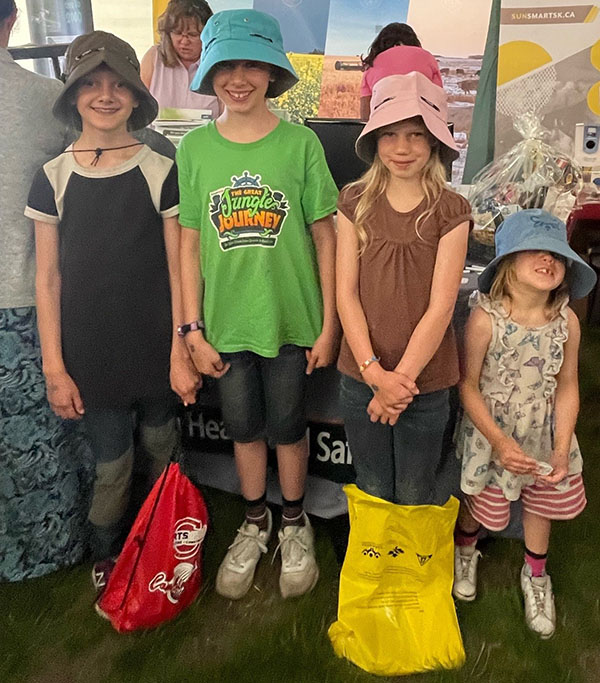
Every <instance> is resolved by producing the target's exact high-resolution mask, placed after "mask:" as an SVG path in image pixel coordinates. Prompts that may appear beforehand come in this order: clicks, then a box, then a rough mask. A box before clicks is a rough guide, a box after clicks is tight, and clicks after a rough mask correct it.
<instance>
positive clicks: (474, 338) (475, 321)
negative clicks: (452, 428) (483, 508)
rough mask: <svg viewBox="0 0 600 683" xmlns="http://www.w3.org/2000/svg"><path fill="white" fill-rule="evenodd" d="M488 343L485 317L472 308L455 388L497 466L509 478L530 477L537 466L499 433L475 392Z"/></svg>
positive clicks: (478, 310)
mask: <svg viewBox="0 0 600 683" xmlns="http://www.w3.org/2000/svg"><path fill="white" fill-rule="evenodd" d="M491 339H492V326H491V321H490V318H489V315H488V314H487V313H486V312H485V311H483V310H482V309H480V308H476V309H475V310H473V311H472V312H471V315H470V316H469V320H468V321H467V327H466V330H465V368H464V374H463V377H462V378H461V381H460V384H459V389H460V399H461V402H462V404H463V407H464V409H465V411H466V412H467V414H468V415H469V417H470V418H471V420H472V422H473V424H474V425H475V426H476V427H477V429H478V430H479V431H480V432H481V433H482V434H483V436H485V438H486V439H487V440H488V441H489V443H490V445H491V447H492V449H493V450H494V451H495V452H496V453H497V455H498V457H499V459H500V464H501V465H502V466H503V467H504V468H506V469H507V470H508V471H509V472H512V473H513V474H528V473H533V472H535V469H536V467H537V462H536V461H535V460H534V459H533V458H530V457H528V456H526V455H525V453H524V452H523V451H522V450H521V448H520V446H519V445H518V444H517V442H516V441H515V440H514V439H512V438H511V437H509V436H507V435H506V434H505V433H504V432H503V431H502V430H501V429H500V427H499V426H498V425H497V424H496V422H495V421H494V418H493V417H492V415H491V414H490V411H489V410H488V407H487V405H486V403H485V401H484V400H483V396H482V395H481V391H480V390H479V377H480V375H481V369H482V366H483V360H484V358H485V354H486V352H487V349H488V346H489V344H490V341H491Z"/></svg>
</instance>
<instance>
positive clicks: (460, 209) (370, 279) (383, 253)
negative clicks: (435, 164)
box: [338, 188, 472, 393]
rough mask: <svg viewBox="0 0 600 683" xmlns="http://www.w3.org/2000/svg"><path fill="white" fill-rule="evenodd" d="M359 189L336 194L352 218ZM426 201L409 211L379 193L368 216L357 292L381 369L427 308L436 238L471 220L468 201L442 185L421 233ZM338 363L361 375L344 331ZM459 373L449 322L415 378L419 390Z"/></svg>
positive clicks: (398, 353)
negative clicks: (403, 211)
mask: <svg viewBox="0 0 600 683" xmlns="http://www.w3.org/2000/svg"><path fill="white" fill-rule="evenodd" d="M357 194H358V192H357V190H356V189H353V188H350V189H344V190H342V192H341V194H340V197H339V200H338V209H339V211H341V213H343V214H344V216H346V218H348V219H349V220H351V221H352V220H353V219H354V211H355V208H356V205H357V203H358V197H357ZM425 202H426V200H423V202H421V204H419V205H418V206H417V207H415V208H414V209H413V210H412V211H409V212H407V213H400V212H399V211H396V210H395V209H393V208H392V206H391V205H390V203H389V201H388V200H387V198H386V196H385V194H384V195H382V196H381V197H380V198H379V199H378V200H377V202H376V206H375V210H374V213H373V217H372V219H371V220H370V221H369V230H368V234H369V241H368V244H367V246H366V248H365V250H364V252H363V254H362V256H361V258H360V261H359V283H358V286H359V297H360V301H361V304H362V308H363V310H364V313H365V317H366V319H367V325H368V328H369V333H370V337H371V343H372V345H373V351H374V352H375V355H376V356H379V357H380V358H381V366H382V367H383V368H384V369H385V370H393V369H394V368H395V367H396V366H397V365H398V363H399V362H400V359H401V358H402V355H403V353H404V351H405V349H406V347H407V345H408V342H409V340H410V337H411V335H412V333H413V330H414V329H415V327H416V326H417V324H418V322H419V320H420V319H421V318H422V317H423V314H424V313H425V311H426V310H427V307H428V305H429V294H430V291H431V282H432V279H433V270H434V266H435V259H436V256H437V249H438V243H439V241H440V239H441V238H442V237H443V236H444V235H446V234H447V233H448V232H450V231H451V230H453V229H454V228H456V227H457V226H459V225H460V224H461V223H464V222H465V221H468V222H469V223H470V224H471V225H472V216H471V207H470V205H469V202H468V201H467V200H466V199H464V197H461V196H460V195H459V194H456V193H455V192H452V191H451V190H447V189H445V190H444V191H443V194H442V197H441V198H440V201H439V202H438V204H437V206H436V207H435V210H434V212H433V214H432V215H431V216H430V217H429V218H427V219H426V220H424V221H421V222H420V223H419V233H420V235H421V237H419V236H418V235H417V232H416V230H415V223H416V220H417V218H418V217H419V215H420V214H421V213H423V212H424V211H425V209H426V203H425ZM364 360H366V359H361V360H360V361H359V362H361V363H362V362H363V361H364ZM338 369H339V370H340V372H343V373H344V374H346V375H349V376H350V377H353V378H354V379H356V380H359V381H362V376H361V374H360V371H359V369H358V363H357V361H356V360H355V359H354V356H353V355H352V351H351V350H350V347H349V346H348V342H347V341H346V338H345V337H344V339H343V340H342V347H341V349H340V356H339V360H338ZM458 379H459V374H458V354H457V350H456V339H455V336H454V330H453V329H452V325H450V326H449V327H448V329H447V330H446V333H445V334H444V338H443V339H442V342H441V344H440V346H439V348H438V350H437V351H436V352H435V354H434V356H433V358H432V359H431V360H430V361H429V363H428V364H427V365H426V366H425V367H424V368H423V371H422V372H421V374H420V375H419V377H417V380H416V383H417V386H418V387H419V390H420V391H421V393H428V392H431V391H437V390H440V389H445V388H447V387H451V386H453V385H454V384H456V383H457V382H458Z"/></svg>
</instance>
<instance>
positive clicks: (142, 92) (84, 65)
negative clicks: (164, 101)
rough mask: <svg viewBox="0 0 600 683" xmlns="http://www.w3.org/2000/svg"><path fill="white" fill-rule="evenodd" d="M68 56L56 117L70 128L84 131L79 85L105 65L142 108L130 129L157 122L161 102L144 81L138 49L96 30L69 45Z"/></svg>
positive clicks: (134, 113)
mask: <svg viewBox="0 0 600 683" xmlns="http://www.w3.org/2000/svg"><path fill="white" fill-rule="evenodd" d="M65 57H66V70H65V76H66V81H65V86H64V88H63V91H62V92H61V94H60V95H59V96H58V99H57V100H56V102H55V103H54V108H53V109H52V112H53V114H54V116H55V117H56V118H57V119H58V120H59V121H62V122H63V123H65V124H66V125H70V126H72V125H75V127H76V128H79V129H81V118H80V116H79V114H78V113H77V109H76V107H75V104H74V102H73V96H74V93H75V91H76V88H75V86H76V85H77V82H78V81H79V79H81V78H83V77H84V76H87V74H89V73H91V72H92V71H93V70H94V69H96V68H97V67H99V66H100V65H101V64H106V66H108V67H109V68H110V69H112V70H113V71H114V72H115V73H116V74H118V75H119V76H120V77H121V78H122V79H123V81H125V83H126V84H127V85H128V86H129V87H130V88H131V90H132V92H133V93H134V94H135V96H136V99H137V101H138V106H137V107H136V108H135V109H134V110H133V112H132V113H131V116H130V117H129V128H130V129H131V130H139V129H140V128H145V127H146V126H147V125H148V124H149V123H151V122H152V121H154V119H155V118H156V115H157V114H158V102H157V101H156V100H155V99H154V97H152V95H151V94H150V92H149V91H148V88H146V86H145V85H144V84H143V83H142V80H141V78H140V63H139V62H138V59H137V57H136V55H135V51H134V49H133V48H132V47H131V45H129V43H126V42H125V41H124V40H121V39H120V38H117V36H115V35H113V34H112V33H106V32H105V31H92V32H91V33H85V34H84V35H82V36H78V37H77V38H75V40H74V41H73V42H72V43H71V44H70V45H69V47H68V49H67V53H66V55H65Z"/></svg>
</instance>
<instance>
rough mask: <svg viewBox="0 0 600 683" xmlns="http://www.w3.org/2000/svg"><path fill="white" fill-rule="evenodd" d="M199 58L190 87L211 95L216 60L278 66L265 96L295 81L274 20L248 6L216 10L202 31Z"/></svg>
mask: <svg viewBox="0 0 600 683" xmlns="http://www.w3.org/2000/svg"><path fill="white" fill-rule="evenodd" d="M201 38H202V57H201V59H200V66H199V67H198V71H197V72H196V75H195V76H194V80H193V81H192V84H191V86H190V89H191V90H193V91H194V92H198V93H200V94H202V95H214V94H215V91H214V90H213V84H212V74H211V71H212V70H213V68H214V67H215V66H217V64H219V63H220V62H227V61H229V60H234V59H247V60H252V61H255V62H264V63H265V64H271V65H273V66H276V67H278V69H277V73H276V74H275V79H274V81H273V82H271V83H270V84H269V88H268V90H267V97H279V95H281V94H282V93H284V92H285V91H286V90H288V89H289V88H291V87H292V86H293V85H295V84H296V83H297V82H298V76H297V75H296V72H295V71H294V67H293V66H292V65H291V64H290V61H289V59H288V58H287V56H286V54H285V50H284V49H283V39H282V37H281V30H280V28H279V23H278V22H277V19H275V18H273V17H272V16H271V15H269V14H265V13H264V12H258V11H257V10H252V9H231V10H225V11H223V12H217V14H213V16H212V17H210V19H209V20H208V21H207V22H206V26H205V27H204V30H203V31H202V36H201Z"/></svg>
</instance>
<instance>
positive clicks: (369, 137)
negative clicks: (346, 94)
mask: <svg viewBox="0 0 600 683" xmlns="http://www.w3.org/2000/svg"><path fill="white" fill-rule="evenodd" d="M415 116H420V117H421V118H422V119H423V122H424V123H425V126H426V127H427V130H428V131H429V132H430V133H431V134H432V135H433V136H434V137H435V138H436V139H437V140H439V142H440V143H441V145H440V150H439V154H440V160H441V162H442V163H443V164H447V163H452V162H453V161H454V160H455V159H458V157H459V156H460V154H459V151H458V148H457V146H456V142H455V141H454V138H453V137H452V134H451V133H450V130H449V128H448V124H447V123H446V122H445V121H443V120H442V119H441V118H439V117H437V116H435V114H433V113H432V111H431V107H430V106H428V105H427V104H426V103H422V102H421V100H420V98H419V96H418V95H416V94H415V93H413V92H408V93H406V95H405V96H404V97H403V96H402V94H398V96H397V97H395V98H394V99H393V100H390V102H384V103H383V104H381V105H380V107H379V108H378V109H376V110H375V111H374V112H373V113H372V114H371V117H370V118H369V120H368V122H367V123H366V125H365V127H364V128H363V130H362V133H361V134H360V135H359V137H358V139H357V141H356V146H355V149H356V154H357V155H358V156H359V157H360V158H361V159H362V160H363V161H366V162H367V163H369V164H370V163H371V162H372V161H373V159H374V158H375V152H376V151H377V131H378V130H379V129H380V128H384V127H385V126H389V125H391V124H392V123H398V122H399V121H405V120H406V119H411V118H413V117H415Z"/></svg>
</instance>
